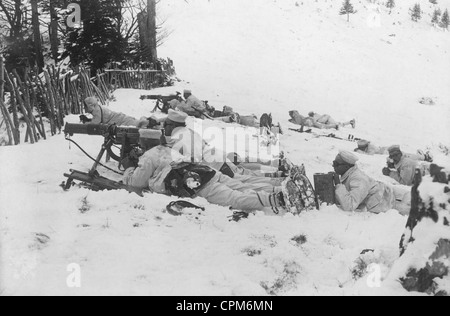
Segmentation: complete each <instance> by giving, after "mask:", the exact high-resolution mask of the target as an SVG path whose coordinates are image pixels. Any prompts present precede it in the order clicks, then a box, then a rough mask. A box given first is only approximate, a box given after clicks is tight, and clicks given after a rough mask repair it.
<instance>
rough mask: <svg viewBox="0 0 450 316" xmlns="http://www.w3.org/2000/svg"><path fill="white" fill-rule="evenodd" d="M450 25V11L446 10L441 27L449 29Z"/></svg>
mask: <svg viewBox="0 0 450 316" xmlns="http://www.w3.org/2000/svg"><path fill="white" fill-rule="evenodd" d="M449 25H450V19H449V16H448V9H447V10H445V12H444V14H443V15H442V21H441V26H442V27H443V28H444V29H448V26H449Z"/></svg>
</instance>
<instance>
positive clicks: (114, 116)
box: [85, 98, 149, 128]
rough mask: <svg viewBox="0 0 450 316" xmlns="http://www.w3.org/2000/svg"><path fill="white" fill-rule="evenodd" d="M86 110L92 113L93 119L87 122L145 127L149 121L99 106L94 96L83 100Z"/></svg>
mask: <svg viewBox="0 0 450 316" xmlns="http://www.w3.org/2000/svg"><path fill="white" fill-rule="evenodd" d="M85 103H86V107H87V112H88V113H90V114H92V116H93V119H92V120H91V121H90V122H89V124H107V125H112V124H116V125H118V126H135V127H138V128H146V127H147V126H148V124H149V121H148V120H147V119H145V118H142V119H140V120H137V119H135V118H134V117H131V116H127V115H125V114H123V113H117V112H113V111H111V110H109V109H106V108H103V107H101V106H100V105H99V104H98V102H97V100H96V99H95V98H87V99H86V100H85Z"/></svg>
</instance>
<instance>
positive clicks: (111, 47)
mask: <svg viewBox="0 0 450 316" xmlns="http://www.w3.org/2000/svg"><path fill="white" fill-rule="evenodd" d="M157 2H158V1H156V0H70V1H68V0H39V1H38V0H30V1H25V0H0V41H1V44H0V54H2V55H3V56H4V58H5V67H6V69H7V70H8V71H12V70H13V69H16V70H17V71H18V73H19V74H24V72H25V69H31V70H33V69H35V68H36V67H37V69H38V70H39V71H40V72H41V71H42V70H43V69H44V67H45V65H46V64H54V65H58V64H59V63H60V62H61V61H62V60H65V59H66V58H67V57H70V62H71V64H70V65H71V66H72V67H76V66H78V65H81V64H83V65H85V66H87V67H89V68H90V69H91V70H92V71H93V72H94V73H95V72H96V70H98V69H104V68H106V67H107V66H108V65H110V64H111V63H128V64H138V65H143V66H144V67H143V68H157V66H156V65H157V53H156V47H157V46H158V45H160V44H162V43H163V41H164V40H165V38H167V36H169V34H170V31H168V30H167V29H165V28H164V21H161V20H162V19H161V18H160V17H158V20H156V7H157ZM77 8H79V11H77ZM147 12H150V14H148V13H147ZM78 17H79V18H80V19H79V20H78Z"/></svg>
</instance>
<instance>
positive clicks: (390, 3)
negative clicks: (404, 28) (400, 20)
mask: <svg viewBox="0 0 450 316" xmlns="http://www.w3.org/2000/svg"><path fill="white" fill-rule="evenodd" d="M386 7H387V8H388V9H389V14H391V13H392V9H393V8H395V0H388V2H386Z"/></svg>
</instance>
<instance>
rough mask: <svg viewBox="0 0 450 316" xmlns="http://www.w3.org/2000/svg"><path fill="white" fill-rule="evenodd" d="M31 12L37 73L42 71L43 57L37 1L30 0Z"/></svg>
mask: <svg viewBox="0 0 450 316" xmlns="http://www.w3.org/2000/svg"><path fill="white" fill-rule="evenodd" d="M31 12H32V24H33V38H34V50H35V53H36V63H37V66H38V68H39V72H41V71H42V70H43V69H44V55H43V53H42V41H41V31H40V29H39V26H40V24H39V11H38V0H31Z"/></svg>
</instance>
